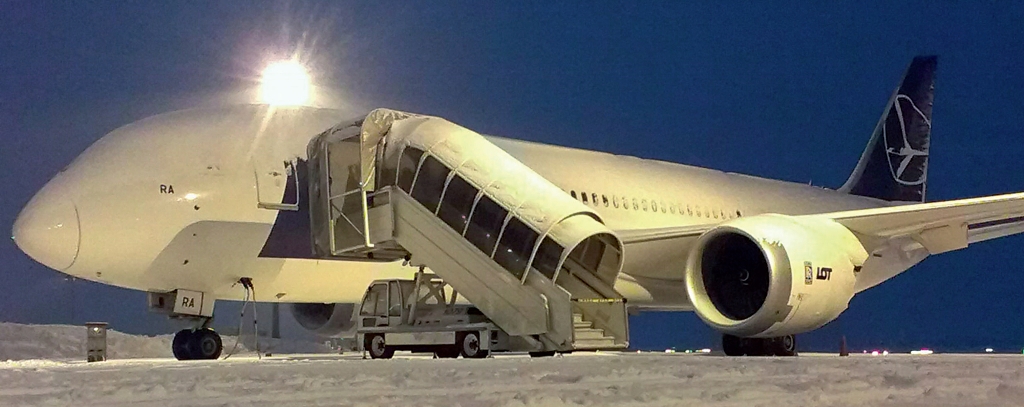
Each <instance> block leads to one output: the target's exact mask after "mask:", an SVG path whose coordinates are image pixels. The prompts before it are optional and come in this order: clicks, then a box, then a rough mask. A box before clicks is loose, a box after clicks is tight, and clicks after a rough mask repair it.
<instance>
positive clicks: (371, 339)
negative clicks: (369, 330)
mask: <svg viewBox="0 0 1024 407" xmlns="http://www.w3.org/2000/svg"><path fill="white" fill-rule="evenodd" d="M364 347H365V348H366V350H367V351H369V352H370V357H371V358H374V359H391V357H392V356H395V350H394V349H392V348H391V347H389V346H387V344H385V343H384V335H381V334H377V335H371V336H367V337H366V343H365V344H364Z"/></svg>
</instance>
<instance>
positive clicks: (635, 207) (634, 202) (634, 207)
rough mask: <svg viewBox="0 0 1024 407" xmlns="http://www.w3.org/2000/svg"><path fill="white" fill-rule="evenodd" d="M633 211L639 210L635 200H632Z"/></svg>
mask: <svg viewBox="0 0 1024 407" xmlns="http://www.w3.org/2000/svg"><path fill="white" fill-rule="evenodd" d="M633 210H634V211H639V210H640V205H637V203H636V198H633Z"/></svg>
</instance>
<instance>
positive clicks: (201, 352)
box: [186, 329, 224, 360]
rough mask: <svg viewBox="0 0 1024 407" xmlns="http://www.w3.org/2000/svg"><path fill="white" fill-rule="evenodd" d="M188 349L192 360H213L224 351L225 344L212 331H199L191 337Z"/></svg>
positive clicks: (218, 335) (194, 332)
mask: <svg viewBox="0 0 1024 407" xmlns="http://www.w3.org/2000/svg"><path fill="white" fill-rule="evenodd" d="M186 348H187V349H188V353H189V356H190V357H191V358H192V359H199V360H213V359H217V358H219V357H220V354H221V352H223V351H224V342H222V341H221V339H220V334H218V333H217V332H214V331H213V330H212V329H197V330H195V331H193V332H192V334H191V335H190V336H189V339H188V344H187V346H186Z"/></svg>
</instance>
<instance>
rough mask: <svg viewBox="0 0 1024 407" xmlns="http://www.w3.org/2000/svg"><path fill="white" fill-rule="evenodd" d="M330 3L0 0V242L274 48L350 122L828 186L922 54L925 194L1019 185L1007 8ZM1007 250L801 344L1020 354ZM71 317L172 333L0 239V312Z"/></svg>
mask: <svg viewBox="0 0 1024 407" xmlns="http://www.w3.org/2000/svg"><path fill="white" fill-rule="evenodd" d="M343 3H344V2H335V1H331V2H323V3H303V2H298V1H294V2H290V1H250V2H228V1H222V2H189V3H185V2H176V1H166V2H105V1H95V2H71V1H67V2H65V1H4V2H2V3H0V141H2V146H0V166H2V167H0V185H2V186H3V191H2V193H0V230H3V231H5V232H4V233H9V232H6V231H10V230H11V226H12V224H13V222H14V218H15V216H16V215H17V214H18V211H19V210H20V209H21V207H22V206H23V205H24V204H25V203H26V202H28V200H29V198H30V197H31V196H32V194H33V193H34V192H35V191H36V190H38V189H39V188H40V187H42V185H43V184H44V183H45V182H46V181H47V180H48V179H49V178H50V177H52V176H53V175H54V174H55V173H56V172H57V171H58V170H60V169H61V168H62V167H63V166H64V165H66V164H67V163H69V162H70V161H71V160H72V159H73V158H74V157H75V156H76V155H77V154H79V153H80V152H81V151H82V150H84V149H85V148H86V147H87V146H88V145H89V144H91V143H92V142H93V141H95V140H96V139H98V138H99V137H100V136H102V135H103V134H105V133H107V132H109V131H110V130H113V129H114V128H116V127H118V126H120V125H123V124H126V123H129V122H131V121H134V120H138V119H141V118H143V117H146V116H149V115H152V114H156V113H160V112H164V111H168V110H174V109H182V108H188V107H193V106H196V105H215V104H224V103H238V102H244V101H245V100H247V99H246V98H247V97H249V96H247V95H251V93H252V92H251V89H252V87H253V85H254V83H255V80H256V79H257V76H258V73H259V71H260V70H261V69H262V67H263V66H264V65H265V64H266V63H267V62H268V61H270V60H273V59H277V58H285V57H289V56H291V55H293V54H296V53H298V54H299V55H300V58H301V59H302V60H303V61H304V62H306V63H307V64H308V65H309V66H310V67H311V68H312V69H313V71H314V72H313V75H314V78H315V80H316V82H317V83H318V85H319V86H322V87H323V88H325V89H330V92H331V93H333V94H335V95H337V97H335V98H334V99H332V100H330V104H331V105H334V106H340V107H345V108H348V109H351V110H352V111H353V112H359V111H365V110H368V109H371V108H374V107H389V108H395V109H400V110H407V111H413V112H419V113H427V114H433V115H438V116H442V117H445V118H447V119H450V120H452V121H454V122H456V123H459V124H461V125H464V126H466V127H468V128H470V129H474V130H476V131H479V132H482V133H488V134H494V135H502V136H508V137H514V138H521V139H526V140H535V141H540V142H545V143H551V144H560V145H568V146H574V147H581V148H588V149H595V150H602V151H610V152H615V153H619V154H628V155H636V156H640V157H647V158H656V159H661V160H667V161H674V162H681V163H686V164H692V165H698V166H705V167H711V168H716V169H722V170H727V171H735V172H741V173H747V174H752V175H758V176H764V177H771V178H779V179H784V180H789V181H796V182H802V183H812V184H814V185H818V186H826V187H832V188H835V187H838V186H840V185H842V183H843V181H845V180H846V177H847V176H848V174H849V173H850V171H851V170H852V169H853V167H854V164H855V163H856V161H857V159H858V158H859V156H860V154H861V151H862V150H863V148H864V145H865V144H866V142H867V140H868V137H869V136H870V133H871V130H872V129H873V127H874V125H875V123H876V121H877V120H878V117H879V115H880V114H881V111H882V109H883V107H884V105H885V102H886V100H887V98H888V97H889V95H890V94H891V92H892V91H893V89H894V88H895V86H896V85H897V83H898V80H899V79H900V75H902V73H903V70H904V69H905V67H906V65H907V64H908V63H909V62H910V59H911V58H912V57H913V56H914V55H918V54H938V55H939V56H940V58H939V68H938V75H937V84H936V97H935V107H934V118H933V119H934V130H933V135H932V141H933V142H932V146H931V156H930V157H931V161H930V164H931V165H930V174H929V178H930V181H931V182H930V183H929V185H928V199H929V200H930V201H936V200H945V199H953V198H962V197H970V196H979V195H990V194H997V193H1006V192H1013V191H1024V171H1021V170H1022V168H1024V164H1022V159H1024V143H1021V142H1020V140H1021V136H1022V135H1024V119H1022V114H1024V96H1022V91H1024V69H1022V64H1024V28H1022V27H1021V22H1022V21H1024V5H1022V4H1021V3H1016V2H966V1H965V2H960V3H955V2H920V3H910V4H905V5H899V6H895V5H891V4H889V3H891V2H878V3H874V4H872V3H870V2H835V3H833V2H822V4H809V3H812V2H794V3H790V4H786V3H783V2H770V3H771V4H768V3H767V2H766V3H762V2H753V1H751V2H682V1H679V2H675V1H666V2H659V1H644V2H640V3H642V5H631V4H615V3H612V2H586V3H584V2H558V3H557V4H555V5H552V4H547V3H542V2H500V3H499V2H497V1H494V2H487V1H465V2H439V1H414V2H356V3H353V4H343ZM624 3H627V2H624ZM628 3H632V2H628ZM719 3H722V4H719ZM983 3H984V4H983ZM186 4H187V5H191V6H195V7H184V6H185V5H186ZM140 153H144V152H140ZM580 171H581V172H580V176H581V177H585V176H587V173H586V168H581V169H580ZM1022 245H1024V238H1021V237H1019V236H1018V237H1009V238H1004V239H1000V240H996V241H991V242H985V243H981V244H977V245H974V246H972V247H970V248H968V249H966V250H962V251H958V252H953V253H947V254H943V255H939V256H936V257H932V258H929V259H928V260H926V261H925V262H924V263H922V264H921V265H919V266H917V267H915V268H913V269H911V270H910V271H909V272H907V273H905V274H903V275H900V276H898V277H896V278H894V279H893V280H890V281H889V282H887V283H884V284H882V285H881V286H879V287H876V288H874V289H872V290H869V291H867V292H865V293H862V294H860V295H858V296H856V297H855V298H854V299H853V301H852V303H851V304H850V309H849V310H848V311H847V312H846V313H845V314H844V315H843V316H842V317H840V318H839V319H838V320H837V321H835V322H833V323H831V324H829V325H828V326H826V327H825V328H823V329H822V330H820V331H818V332H815V333H813V334H809V335H805V336H803V337H802V338H801V341H802V343H803V344H804V347H805V348H807V347H810V348H816V349H834V348H836V346H837V343H838V338H839V336H840V335H844V334H845V335H846V336H847V338H848V340H849V343H850V345H851V346H852V347H853V348H855V349H860V348H864V347H890V348H892V349H909V348H912V347H921V346H927V347H933V348H936V349H938V350H940V351H941V350H961V351H965V350H966V351H980V350H981V349H984V348H985V347H990V346H991V347H995V348H996V349H997V350H1001V351H1016V352H1020V351H1021V348H1022V347H1024V322H1022V319H1021V316H1022V311H1024V297H1022V296H1021V292H1022V290H1024V270H1022V269H1021V265H1022V264H1024V250H1021V246H1022ZM86 320H107V321H110V322H111V323H113V325H114V327H115V328H117V329H120V330H123V331H129V332H140V333H141V332H145V333H153V332H169V331H171V330H172V329H173V328H172V327H171V325H170V324H168V323H167V322H166V321H165V320H164V319H163V318H162V317H160V316H157V315H151V314H148V313H147V312H146V310H145V296H144V294H142V293H139V292H131V291H127V290H122V289H116V288H111V287H106V286H101V285H99V284H94V283H89V282H84V281H66V280H64V278H63V277H62V276H61V275H60V274H58V273H56V272H53V271H50V270H48V269H46V268H45V267H43V266H42V265H39V264H36V263H35V262H33V261H32V260H30V259H29V258H28V257H27V256H25V255H24V254H22V253H21V252H20V251H19V250H18V249H17V248H16V247H15V245H14V244H13V242H12V241H10V240H7V239H4V240H3V241H2V242H0V321H15V322H31V323H82V322H85V321H86ZM631 331H632V337H633V338H632V339H633V343H634V345H636V346H639V347H655V348H658V347H669V346H676V347H680V348H683V347H695V346H701V347H703V346H710V345H712V344H717V341H718V339H717V334H715V333H713V332H712V331H711V330H710V329H708V328H706V327H705V326H703V324H702V323H701V322H700V321H699V320H698V319H697V317H696V316H694V315H693V314H687V313H651V314H643V315H641V316H639V317H635V318H634V319H633V320H632V325H631Z"/></svg>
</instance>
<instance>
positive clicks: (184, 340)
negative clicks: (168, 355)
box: [171, 329, 192, 360]
mask: <svg viewBox="0 0 1024 407" xmlns="http://www.w3.org/2000/svg"><path fill="white" fill-rule="evenodd" d="M191 338H192V330H191V329H182V330H180V331H178V333H176V334H174V340H173V341H171V352H172V353H174V358H175V359H178V360H192V354H191V353H189V352H188V342H189V340H190V339H191Z"/></svg>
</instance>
